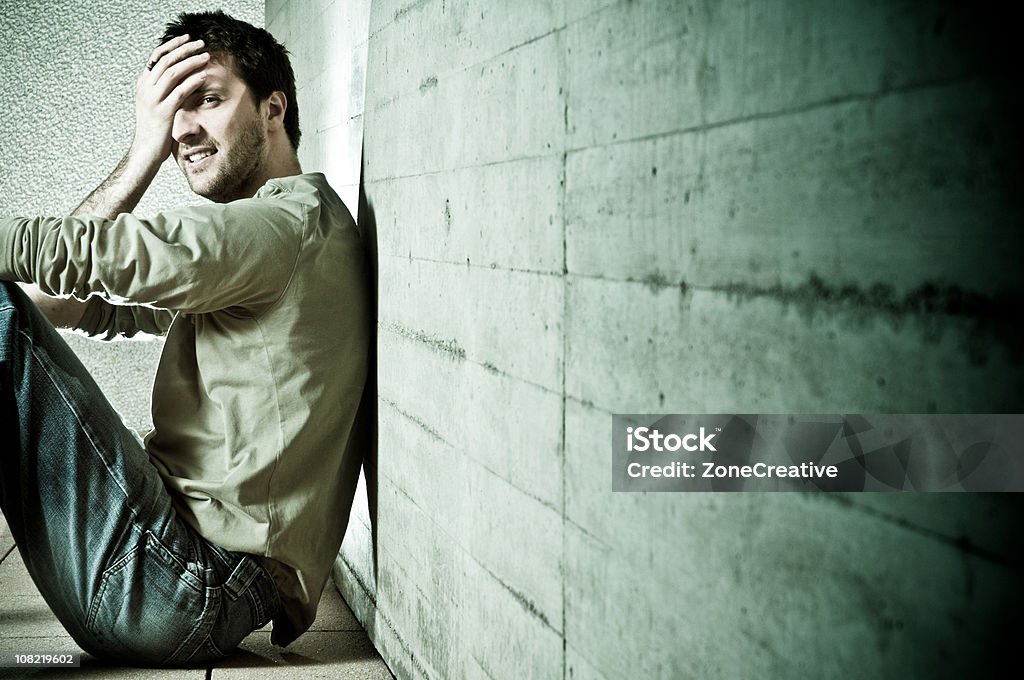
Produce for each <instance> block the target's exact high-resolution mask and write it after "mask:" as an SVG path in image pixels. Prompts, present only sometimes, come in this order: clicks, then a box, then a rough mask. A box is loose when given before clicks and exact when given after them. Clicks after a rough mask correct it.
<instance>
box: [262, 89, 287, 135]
mask: <svg viewBox="0 0 1024 680" xmlns="http://www.w3.org/2000/svg"><path fill="white" fill-rule="evenodd" d="M266 104H267V109H266V111H267V114H266V115H267V127H268V128H270V129H271V130H275V129H279V128H283V127H284V112H285V111H287V110H288V98H287V97H285V95H284V92H281V91H280V90H277V91H274V92H271V93H270V96H269V97H267V100H266Z"/></svg>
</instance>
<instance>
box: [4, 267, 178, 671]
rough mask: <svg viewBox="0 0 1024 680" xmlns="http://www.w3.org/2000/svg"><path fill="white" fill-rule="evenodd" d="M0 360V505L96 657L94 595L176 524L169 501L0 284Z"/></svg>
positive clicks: (39, 321)
mask: <svg viewBox="0 0 1024 680" xmlns="http://www.w3.org/2000/svg"><path fill="white" fill-rule="evenodd" d="M0 362H2V363H0V392H2V394H0V418H2V430H0V432H2V435H0V437H2V443H0V504H2V508H3V512H4V514H5V515H6V517H7V521H8V524H9V525H10V528H11V533H12V535H13V536H14V539H15V541H16V543H17V545H18V549H19V551H20V552H21V555H22V558H23V559H24V562H25V566H26V567H27V569H28V571H29V574H30V575H31V576H32V578H33V580H34V581H35V583H36V585H37V587H38V588H39V590H40V592H41V593H42V595H43V597H44V598H45V599H46V601H47V603H48V604H49V605H50V607H51V608H52V609H53V611H54V613H55V614H56V615H57V617H58V618H59V619H60V620H61V622H62V623H63V624H64V626H65V627H66V628H67V629H68V632H69V633H71V635H72V636H73V637H75V639H76V640H77V641H78V642H79V644H81V645H82V646H83V647H84V648H85V649H86V650H87V651H90V652H95V651H100V652H102V648H101V647H100V641H98V640H97V639H96V636H95V634H94V633H93V631H92V630H91V629H90V627H89V625H88V624H89V621H88V619H89V615H90V610H91V608H92V607H93V605H94V598H95V597H96V596H97V594H99V593H100V591H101V589H102V587H103V585H104V584H103V580H104V577H105V576H107V577H108V578H107V580H108V581H110V578H109V574H110V569H111V567H112V566H113V565H115V564H117V563H119V561H121V560H123V559H124V558H125V556H126V555H131V554H136V550H137V548H138V546H140V545H142V546H145V545H147V543H146V540H147V537H148V536H153V537H156V538H158V539H159V538H161V537H163V536H164V534H165V533H166V532H167V531H168V528H169V527H170V526H172V525H173V523H174V521H175V520H174V511H173V508H172V506H171V499H170V496H169V494H168V492H167V490H166V489H165V487H164V486H163V482H162V480H161V479H160V476H159V474H158V473H157V471H156V469H155V468H154V467H153V465H152V464H151V463H150V462H149V459H148V456H147V454H146V452H145V450H144V449H143V448H142V445H141V444H140V443H139V441H138V439H137V438H136V437H135V435H134V434H133V433H132V432H130V431H129V430H128V428H126V427H125V425H124V424H123V422H122V421H121V418H120V416H119V415H118V414H117V412H116V411H115V410H114V409H113V408H112V407H111V405H110V404H109V403H108V402H107V400H106V399H105V398H104V397H103V395H102V393H101V392H100V390H99V388H98V387H97V386H96V384H95V382H94V381H93V379H92V378H91V377H90V375H89V373H88V371H86V369H85V368H84V367H83V366H82V364H81V362H79V360H78V358H77V357H76V356H75V355H74V353H73V352H72V351H71V349H70V348H69V347H68V346H67V344H66V343H65V342H64V341H63V339H62V338H61V337H60V336H59V334H58V333H57V332H56V331H55V330H54V329H53V327H52V326H51V325H50V324H49V322H48V321H47V320H46V319H45V318H44V317H43V316H42V315H41V314H40V313H39V311H38V309H36V307H35V305H34V304H32V303H31V302H30V301H29V300H28V299H27V298H26V297H25V296H24V295H23V294H22V293H21V291H20V290H19V289H18V288H17V287H16V286H14V285H13V284H6V283H0ZM151 571H152V570H151ZM125 573H127V572H125ZM108 587H109V584H108Z"/></svg>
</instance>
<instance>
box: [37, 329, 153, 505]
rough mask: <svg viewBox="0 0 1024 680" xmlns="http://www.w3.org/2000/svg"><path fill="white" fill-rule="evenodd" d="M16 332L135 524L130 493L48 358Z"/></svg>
mask: <svg viewBox="0 0 1024 680" xmlns="http://www.w3.org/2000/svg"><path fill="white" fill-rule="evenodd" d="M18 334H19V335H21V336H22V337H23V338H25V340H26V341H27V342H28V350H29V352H30V353H31V354H32V356H33V358H34V359H35V361H36V363H37V364H38V365H39V367H40V368H41V369H42V371H43V373H45V374H46V378H47V380H49V382H50V384H51V385H52V386H53V388H54V391H55V392H56V393H57V394H58V395H60V398H61V401H63V402H64V405H65V406H66V407H67V410H68V412H69V413H71V414H72V415H73V416H74V418H75V422H76V423H77V424H78V427H79V429H80V430H81V432H82V434H84V435H85V438H86V439H87V440H88V441H89V446H90V447H91V448H92V453H93V455H95V456H96V457H97V458H99V459H100V462H101V463H102V464H103V468H104V469H105V470H106V471H107V475H108V476H109V477H110V479H111V480H112V481H113V482H114V484H115V485H117V488H118V489H120V490H121V493H122V494H123V495H124V505H125V507H126V508H128V510H129V512H131V515H132V519H133V520H136V521H134V522H133V524H137V523H138V522H137V518H138V516H139V513H138V510H137V509H136V508H135V506H134V505H133V504H132V503H131V502H130V501H129V499H130V498H131V495H130V494H129V493H128V491H127V490H126V489H125V488H124V486H123V485H122V484H121V480H120V479H118V477H117V475H116V474H115V473H114V471H113V470H111V468H110V466H109V465H108V462H107V459H106V458H105V457H104V456H103V454H102V453H101V449H100V447H99V446H98V445H97V444H96V441H95V440H94V439H93V436H92V433H91V432H90V431H89V428H88V427H86V425H85V421H84V420H83V419H82V417H81V415H80V414H79V413H78V411H77V410H76V409H75V407H74V405H73V404H72V403H71V401H70V400H69V399H68V397H67V395H66V394H64V391H63V390H62V389H61V387H60V383H59V382H58V381H57V380H56V379H55V378H54V376H53V374H52V373H51V371H50V367H49V363H50V362H49V359H48V358H46V357H44V356H43V355H41V354H39V352H37V351H36V345H35V342H33V340H32V336H31V335H29V334H28V333H26V332H25V331H23V330H20V329H19V330H18Z"/></svg>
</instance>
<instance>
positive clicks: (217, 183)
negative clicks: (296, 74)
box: [171, 60, 267, 203]
mask: <svg viewBox="0 0 1024 680" xmlns="http://www.w3.org/2000/svg"><path fill="white" fill-rule="evenodd" d="M222 61H223V60H211V61H210V62H209V64H208V65H207V67H206V72H207V76H206V81H205V82H204V83H203V85H202V86H201V87H200V88H199V89H198V90H197V91H196V92H195V93H194V94H193V95H192V96H191V97H189V99H188V100H187V101H186V102H185V104H184V105H182V107H181V108H180V109H178V112H177V113H176V114H175V115H174V126H173V128H172V130H171V136H172V137H173V140H174V141H173V145H172V153H173V154H174V160H175V161H177V163H178V167H180V168H181V171H182V172H183V173H185V179H186V180H187V181H188V184H189V187H191V188H192V191H194V192H195V193H197V194H199V195H200V196H204V197H206V198H208V199H210V200H211V201H216V202H218V203H226V202H228V201H233V200H235V199H238V198H246V197H249V196H252V195H253V194H254V193H256V190H257V189H259V187H260V186H261V185H262V184H263V168H264V166H265V164H266V157H267V134H266V129H265V128H264V126H263V121H262V119H261V118H260V115H259V110H258V108H257V106H256V102H255V99H254V98H253V96H252V93H251V91H250V90H249V87H248V86H247V85H246V84H245V82H244V81H243V80H242V79H241V78H239V77H238V76H237V75H235V73H234V70H233V69H232V68H230V67H229V66H228V65H225V64H224V63H222Z"/></svg>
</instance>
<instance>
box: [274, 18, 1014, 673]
mask: <svg viewBox="0 0 1024 680" xmlns="http://www.w3.org/2000/svg"><path fill="white" fill-rule="evenodd" d="M267 16H268V17H269V18H270V23H271V29H272V30H275V29H276V28H278V27H280V28H281V30H283V31H285V32H286V33H287V34H288V35H289V36H291V37H292V38H293V39H295V40H297V42H295V43H293V52H295V53H296V56H297V57H298V58H297V60H296V68H297V70H298V71H300V73H302V74H303V75H300V80H301V81H303V82H305V86H304V87H303V89H302V90H301V91H300V94H299V98H300V104H301V105H302V106H303V107H305V110H306V111H312V110H314V109H318V110H319V111H320V113H319V114H317V113H309V114H305V115H306V116H317V115H320V116H323V117H324V119H323V120H322V121H321V123H320V124H314V125H313V128H312V129H311V128H309V127H307V128H306V130H307V131H306V134H307V140H314V141H308V142H307V143H308V145H309V146H308V147H307V149H306V150H305V151H304V153H305V154H307V155H306V156H304V157H303V158H304V160H315V159H319V160H321V161H322V162H323V163H324V164H326V165H328V167H330V164H331V163H332V162H337V159H338V158H339V157H340V158H341V159H342V160H341V161H340V162H347V163H349V164H351V163H352V162H354V158H355V151H356V150H357V149H358V148H359V145H358V144H357V143H356V141H355V140H356V139H357V132H356V130H357V128H358V127H360V126H361V127H362V129H363V133H364V141H363V148H364V150H365V158H364V162H363V168H362V172H363V181H364V184H365V191H366V197H367V199H368V206H367V207H368V210H366V209H364V210H366V212H364V213H363V214H362V215H361V221H362V222H364V223H366V222H368V221H370V220H371V218H372V221H373V222H375V224H376V234H377V247H378V249H379V325H378V331H379V341H378V352H379V369H378V379H379V388H378V402H377V404H378V407H379V460H378V461H377V463H376V465H375V466H371V467H370V468H368V469H369V470H371V471H372V472H373V473H374V474H373V475H372V479H371V481H370V483H369V484H368V485H365V486H363V487H361V491H360V493H361V494H362V495H361V498H360V500H358V501H357V505H356V508H355V510H354V514H353V518H352V522H351V523H350V526H349V533H348V536H347V537H346V541H345V545H344V546H343V550H342V556H341V558H340V559H339V562H338V565H337V569H336V578H337V580H338V581H339V584H340V585H341V586H342V589H343V591H344V592H345V594H346V597H347V599H348V600H349V603H350V604H351V605H352V606H353V608H354V609H355V610H356V612H357V614H358V616H359V617H360V619H361V620H362V621H363V622H364V624H365V625H366V627H367V629H368V630H369V631H370V633H371V636H372V637H373V638H374V640H375V642H376V644H377V645H378V647H379V648H380V650H381V652H382V654H383V656H384V658H385V659H386V660H387V661H388V663H389V664H390V665H391V667H392V668H393V669H394V671H395V672H396V674H397V675H398V676H399V677H401V678H461V677H469V678H477V677H492V678H521V677H534V678H635V677H658V678H688V677H694V678H737V677H803V676H808V677H843V678H847V677H864V678H878V677H894V678H895V677H901V678H902V677H947V676H948V677H963V676H968V675H976V674H979V673H983V671H984V670H986V668H991V667H994V665H995V664H996V663H997V660H998V657H999V655H1000V654H1008V653H1009V649H1011V647H1010V646H1007V645H1006V644H1005V641H1006V640H1009V639H1011V635H1013V634H1016V633H1015V632H1016V631H1019V629H1020V623H1021V619H1020V614H1019V611H1020V609H1021V605H1022V604H1024V597H1022V589H1021V585H1020V584H1021V583H1022V579H1021V572H1022V568H1024V555H1022V550H1021V543H1020V540H1019V539H1018V538H1017V536H1018V535H1019V530H1018V528H1017V525H1018V523H1019V520H1020V519H1021V516H1022V512H1021V511H1022V509H1024V508H1022V503H1021V501H1020V500H1019V498H1017V497H1015V496H995V495H982V494H976V495H956V496H953V495H943V494H931V495H910V494H904V495H871V494H860V495H858V494H846V495H842V494H831V495H821V496H813V495H799V494H731V495H730V494H690V495H685V494H649V495H639V494H637V495H629V494H612V493H611V491H610V474H609V472H610V470H609V465H610V451H609V439H610V438H609V434H610V427H611V414H612V413H615V412H640V411H650V412H682V413H686V412H711V413H717V412H723V413H728V412H769V413H774V412H824V413H829V412H912V413H917V412H1020V411H1021V405H1022V398H1021V396H1020V395H1021V388H1022V386H1024V380H1022V375H1024V373H1022V364H1021V358H1022V357H1021V352H1020V345H1019V342H1018V340H1017V338H1016V336H1015V335H1012V334H1011V330H1010V327H1009V323H1010V320H1011V319H1013V318H1014V316H1015V315H1019V311H1020V295H1021V288H1022V286H1021V283H1022V281H1021V278H1022V277H1021V273H1020V268H1019V262H1020V261H1021V234H1020V228H1019V227H1020V224H1021V209H1020V207H1021V206H1020V202H1019V201H1018V200H1017V198H1016V194H1017V192H1018V190H1017V183H1018V180H1019V178H1020V176H1021V173H1020V161H1019V160H1018V159H1019V151H1020V146H1021V145H1020V139H1019V136H1018V135H1017V133H1016V131H1015V130H1014V126H1013V125H1011V122H1012V121H1015V120H1017V119H1019V113H1020V107H1019V105H1018V100H1017V99H1016V98H1015V97H1014V96H1013V94H1012V91H1011V89H1010V85H1011V80H1010V79H1009V77H1008V76H1007V75H1006V74H1005V73H1004V72H1003V71H1002V70H1001V69H1002V68H1003V66H1002V64H1003V61H1002V59H1003V57H1005V56H1006V55H1005V54H1004V49H1003V46H1004V45H1009V44H1012V43H1011V41H1010V40H1009V38H1010V36H1009V34H1008V33H1007V32H1006V31H1004V30H1003V29H1002V28H1001V27H1002V26H1004V25H1008V23H1009V22H1007V21H1005V17H998V16H995V17H993V16H987V17H983V16H979V15H978V14H977V13H975V12H971V11H969V10H968V9H967V8H965V7H963V6H960V5H953V4H935V3H923V2H895V1H894V2H872V3H864V2H854V1H852V0H850V1H847V2H829V3H820V2H810V1H806V2H797V1H793V2H742V1H739V0H734V1H727V2H721V3H701V2H696V3H684V2H675V1H663V2H657V1H626V0H620V1H616V0H590V1H586V2H584V1H577V2H561V1H558V0H531V1H530V2H524V3H508V2H503V1H499V0H488V1H483V0H478V1H477V2H468V1H466V0H417V1H416V2H410V1H407V0H375V1H374V2H373V3H372V7H371V8H370V10H369V12H368V19H366V17H367V12H366V2H360V3H343V2H341V0H335V1H334V2H318V3H301V4H286V3H283V2H273V3H268V8H267ZM345 17H348V18H345ZM366 21H368V25H367V23H364V22H366ZM364 26H365V27H366V28H364ZM364 31H365V32H364ZM364 53H365V64H366V69H365V78H366V94H365V109H364V107H363V101H362V95H361V94H360V93H359V92H358V91H357V90H358V85H359V82H360V79H361V77H362V72H361V69H360V67H361V64H362V63H363V61H362V60H363V59H364V56H363V55H364ZM349 67H352V68H353V70H352V72H351V74H347V73H346V69H347V68H349ZM303 97H306V99H303ZM339 109H340V110H348V112H349V113H348V116H349V117H348V119H347V120H346V118H345V114H342V113H339ZM360 113H362V116H359V114H360ZM304 120H305V121H309V120H310V118H308V117H307V118H305V119H304ZM332 131H333V132H332ZM346 167H348V168H349V169H351V167H352V166H351V165H348V166H346ZM307 169H312V168H310V167H307ZM339 177H340V179H339V180H338V181H339V182H340V183H341V184H342V185H344V186H346V187H350V186H351V185H352V181H351V178H352V177H353V175H352V174H350V172H349V171H348V170H346V171H345V173H342V175H340V176H339Z"/></svg>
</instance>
